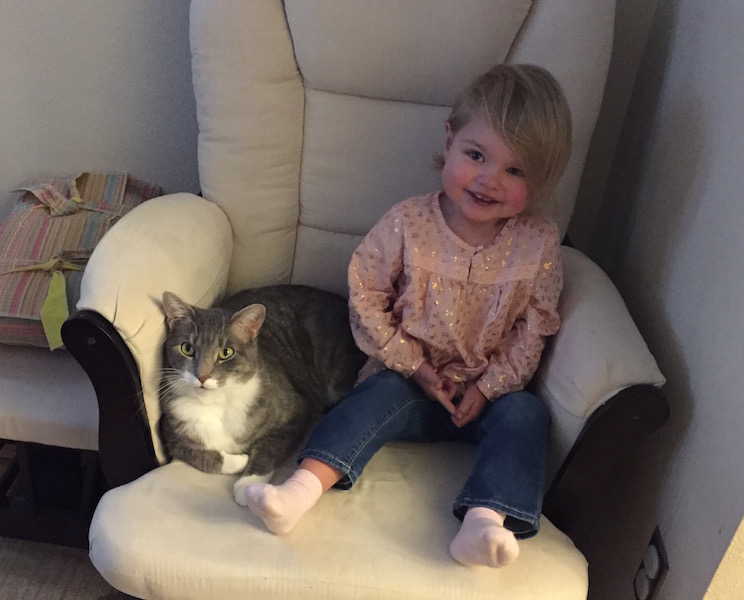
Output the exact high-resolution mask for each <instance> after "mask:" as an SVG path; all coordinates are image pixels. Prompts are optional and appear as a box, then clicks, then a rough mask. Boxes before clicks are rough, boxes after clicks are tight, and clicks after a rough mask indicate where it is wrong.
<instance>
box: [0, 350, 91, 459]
mask: <svg viewBox="0 0 744 600" xmlns="http://www.w3.org/2000/svg"><path fill="white" fill-rule="evenodd" d="M0 382H2V385H0V415H2V418H0V439H6V440H14V441H17V442H36V443H39V444H46V445H48V446H61V447H63V448H79V449H82V450H98V402H97V401H96V394H95V391H94V390H93V386H92V385H91V383H90V379H88V376H87V375H86V374H85V371H83V368H82V367H81V366H80V365H79V364H78V363H77V362H75V359H74V358H73V357H72V355H70V354H69V353H68V352H65V351H58V352H50V351H49V349H43V348H33V347H30V346H5V345H3V344H0Z"/></svg>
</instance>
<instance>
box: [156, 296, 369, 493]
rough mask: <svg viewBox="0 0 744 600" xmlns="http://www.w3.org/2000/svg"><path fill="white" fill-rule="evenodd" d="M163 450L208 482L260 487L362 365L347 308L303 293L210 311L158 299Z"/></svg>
mask: <svg viewBox="0 0 744 600" xmlns="http://www.w3.org/2000/svg"><path fill="white" fill-rule="evenodd" d="M163 309H164V312H165V315H166V323H167V326H168V336H167V339H166V342H165V347H164V359H163V363H164V369H163V379H162V387H161V393H160V406H161V421H160V426H161V433H162V436H163V439H164V442H165V447H166V451H167V452H168V454H169V455H170V456H171V457H172V458H176V459H180V460H182V461H184V462H186V463H188V464H190V465H192V466H194V467H196V468H197V469H199V470H201V471H205V472H207V473H231V474H235V473H240V474H242V476H243V477H241V481H243V478H249V480H260V481H267V480H269V479H270V478H271V476H272V474H273V472H274V469H275V468H276V467H277V466H278V465H279V464H281V463H282V462H284V461H285V460H286V459H287V458H288V457H289V456H290V455H291V453H292V452H293V450H294V449H295V448H296V446H297V445H298V443H299V442H300V441H301V440H302V439H303V437H304V436H305V434H306V433H307V432H308V430H309V428H310V427H311V426H312V425H313V424H314V423H315V422H316V421H317V419H318V418H319V417H320V416H321V415H322V414H323V413H324V412H327V411H328V410H329V409H330V408H331V407H333V406H334V405H335V404H336V403H337V402H338V401H339V400H340V399H341V397H342V396H343V394H345V393H346V392H347V391H348V390H350V389H351V387H352V386H353V385H354V382H355V380H356V376H357V373H358V371H359V369H360V368H361V366H362V364H363V363H364V360H365V357H364V355H363V354H362V353H361V352H360V351H359V350H358V349H357V347H356V344H355V343H354V340H353V338H352V335H351V330H350V328H349V314H348V307H347V303H346V300H345V299H344V298H342V297H341V296H337V295H336V294H332V293H330V292H325V291H322V290H319V289H316V288H313V287H308V286H294V285H278V286H269V287H264V288H255V289H249V290H244V291H242V292H238V293H237V294H235V295H234V296H232V297H230V298H228V299H227V300H225V301H223V302H221V303H219V304H217V305H216V306H214V307H212V308H209V309H202V308H197V307H194V306H191V305H189V304H187V303H185V302H183V301H182V300H181V299H179V298H178V297H177V296H176V295H175V294H172V293H170V292H165V293H164V294H163Z"/></svg>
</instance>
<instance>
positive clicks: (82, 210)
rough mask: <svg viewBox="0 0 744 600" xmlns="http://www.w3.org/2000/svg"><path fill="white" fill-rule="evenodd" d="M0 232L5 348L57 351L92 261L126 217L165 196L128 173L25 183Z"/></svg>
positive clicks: (0, 324)
mask: <svg viewBox="0 0 744 600" xmlns="http://www.w3.org/2000/svg"><path fill="white" fill-rule="evenodd" d="M14 191H19V192H20V195H19V197H18V198H17V199H16V201H15V203H14V205H13V209H12V212H11V213H10V215H9V216H8V218H7V219H6V220H5V221H4V223H3V224H2V225H0V343H5V344H20V345H31V346H41V347H45V348H51V349H55V348H59V347H61V346H62V339H61V335H60V328H61V326H62V323H63V322H64V320H65V319H66V318H67V316H68V315H69V311H70V310H72V309H73V308H74V306H75V303H76V302H77V299H78V297H79V291H80V280H81V277H82V271H83V269H84V266H85V263H86V262H87V258H88V257H89V256H90V253H91V252H92V251H93V248H95V246H96V244H97V243H98V241H99V240H100V239H101V238H102V237H103V235H104V234H105V233H106V231H108V230H109V229H110V228H111V226H112V225H113V224H114V223H116V221H118V220H119V219H120V218H121V217H122V216H123V215H124V214H126V213H127V212H129V211H130V210H132V209H133V208H134V207H135V206H137V205H138V204H140V203H141V202H143V201H145V200H148V199H150V198H153V197H155V196H160V195H162V194H163V190H162V188H160V187H159V186H156V185H153V184H150V183H145V182H143V181H139V180H137V179H135V178H133V177H131V176H129V175H127V174H125V173H82V174H81V175H78V176H75V177H69V178H44V179H35V180H32V181H29V182H26V183H25V184H24V185H23V186H21V187H19V188H18V189H17V190H14Z"/></svg>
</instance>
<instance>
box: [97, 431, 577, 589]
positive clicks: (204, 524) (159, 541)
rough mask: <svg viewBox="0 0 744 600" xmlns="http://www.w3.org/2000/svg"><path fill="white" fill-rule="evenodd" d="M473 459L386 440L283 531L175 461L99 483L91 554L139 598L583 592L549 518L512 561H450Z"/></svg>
mask: <svg viewBox="0 0 744 600" xmlns="http://www.w3.org/2000/svg"><path fill="white" fill-rule="evenodd" d="M472 460H473V446H467V445H461V444H454V443H443V444H413V443H403V442H398V443H394V444H389V445H387V446H386V447H385V448H383V449H382V450H381V451H380V452H379V453H378V454H377V455H376V456H375V457H374V458H373V459H372V461H371V462H370V463H369V465H368V466H367V468H366V470H365V472H364V474H363V476H362V477H361V478H360V480H359V481H358V482H357V484H356V486H355V487H354V488H352V489H351V490H350V491H338V490H331V491H330V492H328V493H327V494H326V495H325V496H323V497H322V498H321V500H320V501H319V503H318V504H317V505H316V506H315V507H314V508H313V509H312V511H311V512H310V513H309V514H308V515H306V517H305V518H304V519H303V520H302V521H300V523H299V524H298V525H297V527H296V528H295V529H294V530H293V531H292V532H291V533H290V534H289V535H287V536H284V537H280V536H275V535H273V534H271V533H269V532H268V530H267V529H266V528H265V527H264V525H263V523H262V522H261V521H260V519H258V518H257V517H255V516H254V515H253V514H252V513H251V512H250V511H248V510H247V509H245V508H243V507H241V506H239V505H237V504H236V503H235V502H234V501H233V498H232V486H233V483H234V481H235V477H231V476H223V475H208V474H205V473H201V472H199V471H197V470H195V469H193V468H191V467H189V466H187V465H185V464H183V463H180V462H173V463H170V464H168V465H165V466H162V467H160V468H158V469H155V470H154V471H151V472H150V473H148V474H146V475H144V476H143V477H141V478H139V479H138V480H136V481H134V482H132V483H130V484H128V485H125V486H122V487H119V488H116V489H113V490H111V491H109V492H108V493H106V495H105V496H104V497H103V499H102V501H101V503H100V504H99V506H98V508H97V510H96V513H95V515H94V518H93V523H92V525H91V529H90V556H91V560H92V562H93V564H94V565H95V567H96V568H97V569H98V570H99V572H100V573H101V574H102V575H103V576H104V577H105V578H106V579H107V580H108V581H109V583H111V584H112V585H113V586H114V587H116V588H118V589H119V590H121V591H123V592H126V593H128V594H131V595H134V596H136V597H138V598H145V599H156V598H183V599H187V598H193V599H203V598H210V599H211V600H219V599H228V598H229V599H235V598H255V599H269V598H271V599H285V598H286V599H290V598H291V599H292V600H296V599H297V598H305V599H307V598H313V599H315V598H318V599H320V598H323V599H327V598H328V599H330V598H332V599H338V600H354V599H363V598H365V599H366V598H376V599H378V600H379V599H382V598H390V599H395V600H406V599H413V598H416V599H419V600H422V599H426V600H437V599H445V598H458V599H459V600H466V599H481V598H482V599H485V598H488V599H491V600H492V599H494V598H505V599H506V598H508V599H509V600H522V599H524V600H527V599H529V600H534V599H535V598H540V599H543V600H559V599H560V600H569V599H570V600H579V599H585V598H586V596H587V590H588V575H587V563H586V560H585V559H584V557H583V555H582V554H581V553H580V552H579V551H578V550H577V549H576V547H575V546H574V545H573V543H572V542H571V541H570V539H569V538H568V537H567V536H566V535H564V534H563V533H562V532H560V531H559V530H558V529H556V528H555V527H554V526H553V525H552V524H551V523H550V522H549V521H548V520H547V519H546V518H545V517H543V518H542V521H541V530H540V533H539V534H538V535H537V536H535V537H534V538H531V539H529V540H525V541H522V542H520V547H521V554H520V557H519V559H518V560H517V561H516V563H514V564H513V565H511V566H509V567H506V568H504V569H489V568H485V567H481V568H469V567H464V566H462V565H460V564H458V563H457V562H455V561H454V560H453V559H452V558H451V557H450V555H449V550H448V548H449V543H450V541H451V539H452V538H453V537H454V535H455V534H456V532H457V530H458V527H459V522H458V521H457V520H456V519H455V517H454V516H452V512H451V504H452V500H453V499H454V497H455V495H456V493H457V490H458V488H459V487H460V486H461V485H462V483H463V482H464V480H465V478H466V477H467V474H468V472H469V470H470V465H472ZM290 471H291V466H288V467H286V468H284V469H282V470H281V472H278V473H277V475H276V477H275V480H277V481H282V480H283V479H284V478H286V476H287V475H288V473H289V472H290ZM412 509H413V510H412Z"/></svg>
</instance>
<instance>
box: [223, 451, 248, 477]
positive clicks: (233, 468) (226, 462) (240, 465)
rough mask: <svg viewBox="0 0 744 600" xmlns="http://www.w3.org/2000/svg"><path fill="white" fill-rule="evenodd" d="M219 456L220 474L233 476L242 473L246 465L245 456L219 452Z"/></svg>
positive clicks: (246, 459)
mask: <svg viewBox="0 0 744 600" xmlns="http://www.w3.org/2000/svg"><path fill="white" fill-rule="evenodd" d="M220 456H221V457H222V468H221V469H220V473H223V474H224V475H235V474H236V473H242V472H243V469H245V467H246V465H247V464H248V455H247V454H229V453H228V452H224V451H222V450H220Z"/></svg>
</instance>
